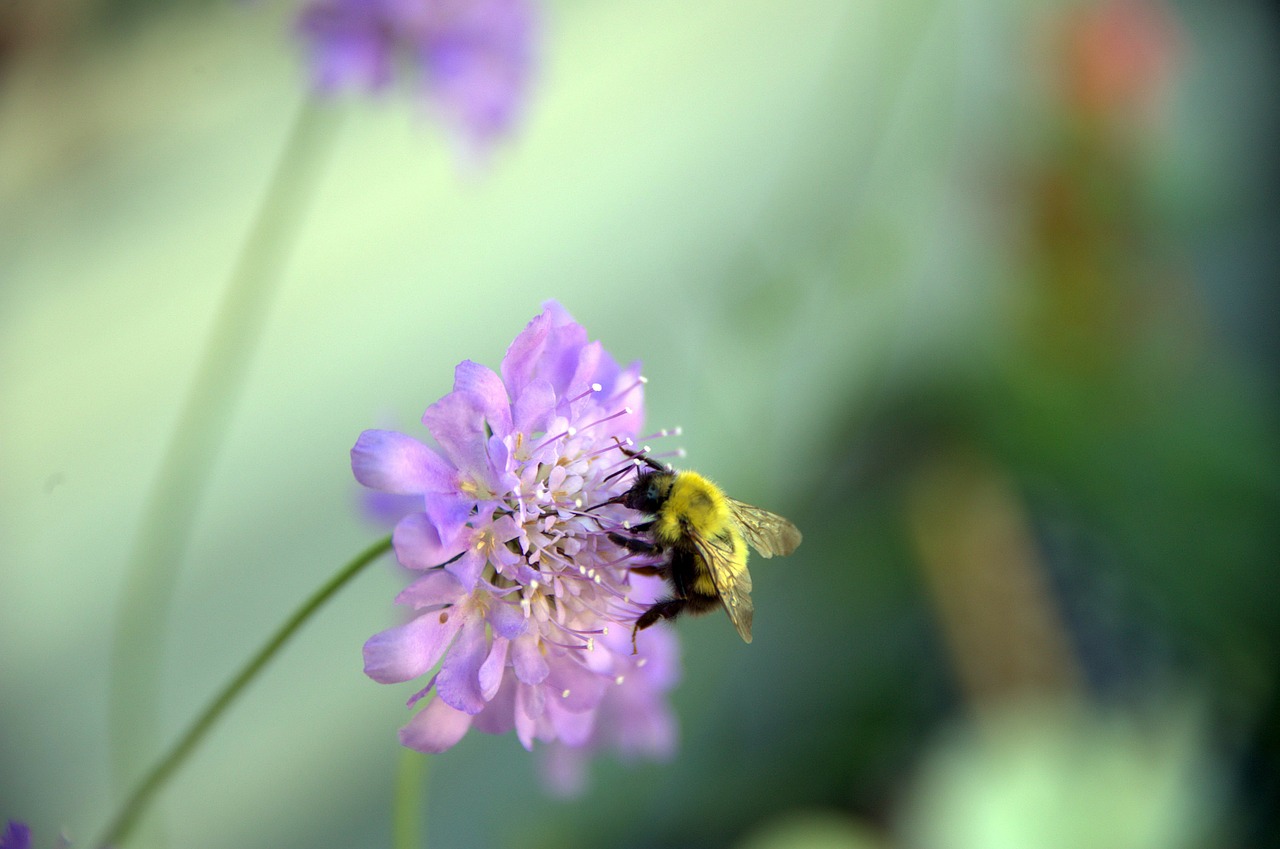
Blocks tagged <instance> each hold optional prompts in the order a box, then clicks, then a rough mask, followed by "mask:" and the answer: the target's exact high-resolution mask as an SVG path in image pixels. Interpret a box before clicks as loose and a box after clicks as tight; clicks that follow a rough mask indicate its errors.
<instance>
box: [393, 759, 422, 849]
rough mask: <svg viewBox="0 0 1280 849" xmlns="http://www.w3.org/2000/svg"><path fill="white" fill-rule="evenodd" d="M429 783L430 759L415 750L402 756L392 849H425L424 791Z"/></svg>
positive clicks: (395, 803)
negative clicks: (423, 838) (428, 764)
mask: <svg viewBox="0 0 1280 849" xmlns="http://www.w3.org/2000/svg"><path fill="white" fill-rule="evenodd" d="M426 783H427V756H426V755H424V754H422V753H421V752H415V751H413V750H412V749H405V750H404V751H403V752H401V753H400V764H399V766H398V767H396V790H395V802H394V804H393V808H392V811H391V849H424V847H425V846H426V844H425V843H424V842H423V841H422V790H423V787H425V786H426Z"/></svg>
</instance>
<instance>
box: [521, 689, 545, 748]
mask: <svg viewBox="0 0 1280 849" xmlns="http://www.w3.org/2000/svg"><path fill="white" fill-rule="evenodd" d="M544 707H545V704H544V701H543V696H542V688H541V687H531V686H529V685H528V684H518V685H517V686H516V710H515V722H516V737H517V738H519V740H520V745H521V746H524V747H525V749H527V750H529V751H533V740H534V737H536V736H537V732H538V718H539V717H541V716H542V711H543V709H544Z"/></svg>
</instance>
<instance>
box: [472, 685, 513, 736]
mask: <svg viewBox="0 0 1280 849" xmlns="http://www.w3.org/2000/svg"><path fill="white" fill-rule="evenodd" d="M518 686H519V682H517V681H516V679H515V678H514V677H513V676H511V675H503V676H502V678H501V683H500V684H499V686H498V692H497V693H496V694H495V695H494V697H493V698H492V699H490V700H489V702H488V704H486V705H485V706H484V710H482V711H480V712H479V713H477V714H476V715H475V721H474V723H473V724H474V727H475V728H476V729H478V730H480V731H483V732H484V733H485V734H506V733H507V732H508V731H510V730H511V729H512V728H515V724H516V718H515V715H516V687H518Z"/></svg>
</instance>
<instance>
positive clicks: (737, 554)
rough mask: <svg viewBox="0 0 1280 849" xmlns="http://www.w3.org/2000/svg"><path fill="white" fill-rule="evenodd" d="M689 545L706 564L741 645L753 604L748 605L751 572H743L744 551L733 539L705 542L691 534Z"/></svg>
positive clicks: (746, 637) (748, 639)
mask: <svg viewBox="0 0 1280 849" xmlns="http://www.w3.org/2000/svg"><path fill="white" fill-rule="evenodd" d="M693 543H694V545H695V546H696V547H697V549H698V554H700V555H701V556H702V560H703V562H704V563H706V564H707V571H708V572H710V573H711V580H712V581H713V582H714V583H715V585H716V593H717V594H719V596H720V603H721V604H722V605H723V606H724V610H725V612H726V613H728V614H729V621H730V622H732V623H733V627H734V628H737V629H738V636H740V637H742V639H743V642H747V643H749V642H751V619H752V616H753V615H754V613H755V605H754V604H752V603H751V573H750V572H748V571H747V549H746V547H745V546H744V545H742V543H741V542H740V541H739V542H737V543H736V544H735V541H734V539H733V537H729V536H725V537H715V538H714V539H708V538H706V537H703V536H699V535H694V538H693Z"/></svg>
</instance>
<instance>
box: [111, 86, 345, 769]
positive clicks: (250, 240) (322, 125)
mask: <svg viewBox="0 0 1280 849" xmlns="http://www.w3.org/2000/svg"><path fill="white" fill-rule="evenodd" d="M332 121H333V110H331V109H329V108H327V107H326V106H325V105H324V104H322V103H320V102H319V101H317V100H316V99H314V98H308V99H307V100H306V101H305V102H304V103H303V105H302V106H301V108H300V110H299V112H298V115H297V117H296V118H295V120H294V123H293V127H292V129H291V130H290V132H289V136H288V140H287V141H286V142H285V146H284V149H283V151H282V152H281V156H280V160H279V162H278V163H277V165H276V168H275V171H274V173H273V175H272V177H271V180H270V183H269V184H268V186H267V189H266V194H265V195H264V197H263V199H262V202H261V205H260V206H259V208H258V210H257V214H256V217H255V218H254V220H253V222H252V224H251V226H250V229H249V234H248V237H247V239H246V241H245V244H244V247H243V248H242V249H241V254H240V256H239V258H238V260H237V262H236V264H235V266H234V268H233V270H232V273H231V277H230V279H229V281H228V283H227V289H226V291H225V292H224V294H223V299H222V303H221V304H220V306H219V308H218V311H217V314H216V316H215V318H214V322H213V326H212V327H211V329H210V331H209V338H208V340H207V342H206V345H205V349H204V352H203V354H202V355H201V359H200V362H199V364H198V366H197V368H196V371H195V374H194V375H193V376H192V380H191V384H190V387H189V388H188V390H187V395H186V398H185V399H184V401H183V404H182V406H181V407H180V408H179V412H178V418H177V420H176V422H175V423H174V429H173V432H172V434H171V436H170V438H169V443H168V445H167V446H166V447H165V450H164V454H163V455H162V456H161V460H160V465H159V467H158V469H157V470H156V477H155V479H154V480H153V481H152V485H151V489H150V491H149V492H148V494H147V500H146V502H145V503H144V505H143V509H142V518H141V520H140V522H139V527H138V532H137V533H138V535H137V538H136V542H135V544H134V550H133V553H132V556H131V558H130V560H129V561H128V563H127V564H126V567H125V580H124V587H123V590H122V594H121V597H120V600H119V602H118V608H117V611H116V617H117V618H116V626H115V635H114V640H113V645H112V652H111V678H110V692H109V694H108V705H107V715H108V723H109V725H108V727H109V728H110V730H111V737H110V739H111V766H112V774H113V776H114V779H115V782H116V785H117V788H119V787H122V786H125V784H126V782H131V781H132V780H133V779H134V777H135V774H136V771H137V769H138V767H140V766H141V761H140V759H142V758H146V757H148V756H149V752H150V746H149V745H148V744H149V742H150V741H149V740H148V739H146V738H147V735H149V734H150V733H151V732H152V730H153V729H154V728H156V727H157V726H158V725H159V722H158V720H159V703H160V676H159V670H160V668H161V665H162V661H163V649H164V640H163V637H164V632H165V628H166V626H167V624H168V619H169V610H170V607H171V605H172V598H173V594H174V589H175V587H176V584H177V575H178V571H179V570H178V566H179V564H181V562H182V560H183V557H184V555H185V553H186V549H187V545H188V540H189V538H190V536H191V529H192V527H193V525H194V519H195V515H196V510H197V508H198V506H199V503H200V500H201V496H202V495H203V493H204V489H205V484H206V482H207V481H208V479H209V472H210V470H211V469H212V468H213V464H214V462H215V460H216V459H217V455H218V449H219V448H220V447H221V444H222V441H223V435H224V434H225V433H226V431H227V426H228V423H229V422H230V419H231V412H232V410H233V409H234V408H235V402H236V399H237V397H238V396H239V394H240V390H241V389H242V388H243V386H244V378H245V375H246V374H247V372H248V367H249V362H250V360H251V359H252V355H253V352H254V349H255V348H256V346H257V342H258V340H259V338H260V337H261V336H262V329H263V326H264V325H265V323H266V319H267V314H268V312H269V311H270V306H271V302H272V300H273V298H274V295H275V292H276V290H277V288H278V287H279V282H280V279H281V278H282V276H283V275H282V273H281V271H282V269H283V266H284V263H285V260H286V259H287V258H288V253H289V250H290V248H291V247H292V245H293V243H294V241H295V237H296V236H297V233H298V229H299V225H300V223H301V221H302V217H303V216H302V212H303V211H304V209H305V207H306V204H307V201H308V200H309V199H310V197H311V195H312V193H313V190H314V188H315V186H316V185H317V183H318V181H317V179H316V176H317V174H318V173H319V169H320V166H321V164H322V161H323V160H324V158H325V157H324V156H323V154H324V153H325V152H327V150H328V149H329V147H330V144H329V142H331V141H332V139H333V138H335V137H336V135H337V134H336V133H335V132H333V126H332Z"/></svg>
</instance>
